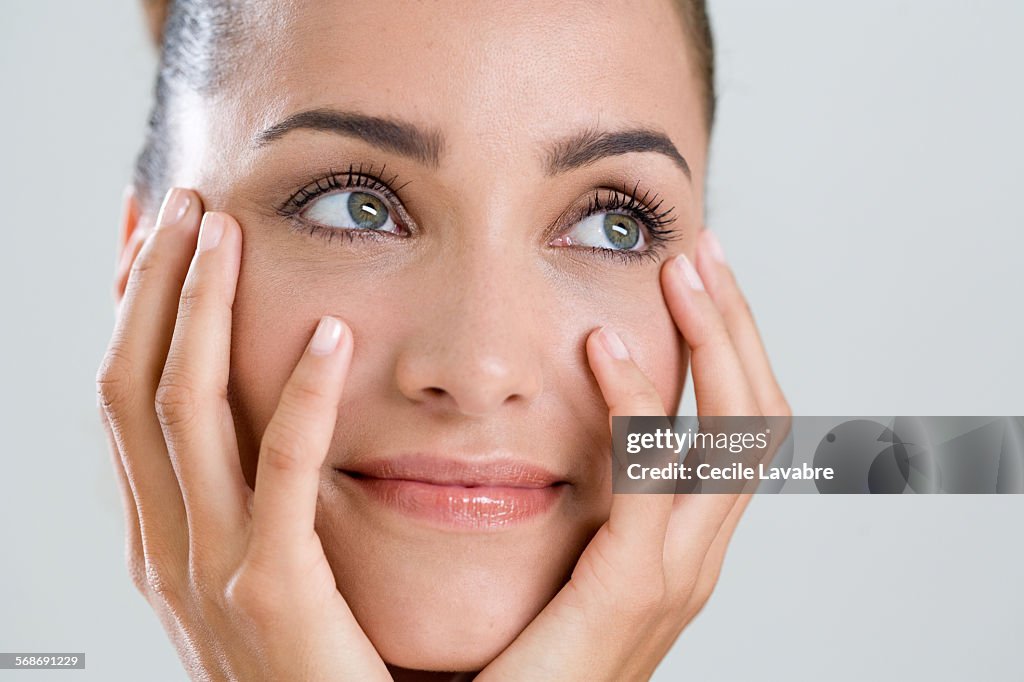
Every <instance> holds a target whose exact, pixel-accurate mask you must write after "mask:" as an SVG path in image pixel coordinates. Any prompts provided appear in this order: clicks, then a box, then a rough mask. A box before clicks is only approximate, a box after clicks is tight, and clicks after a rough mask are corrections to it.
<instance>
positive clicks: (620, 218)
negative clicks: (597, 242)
mask: <svg viewBox="0 0 1024 682" xmlns="http://www.w3.org/2000/svg"><path fill="white" fill-rule="evenodd" d="M604 234H605V236H606V237H608V241H610V242H611V243H612V245H613V246H615V247H617V248H620V249H631V248H633V247H634V246H636V245H637V242H639V241H640V227H639V226H638V225H637V224H636V221H635V220H633V219H632V218H630V217H629V216H624V215H621V214H617V213H609V214H608V215H606V216H605V218H604Z"/></svg>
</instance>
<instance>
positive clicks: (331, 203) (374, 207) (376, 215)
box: [300, 191, 401, 234]
mask: <svg viewBox="0 0 1024 682" xmlns="http://www.w3.org/2000/svg"><path fill="white" fill-rule="evenodd" d="M300 215H301V216H302V217H303V218H305V219H306V220H308V221H310V222H312V223H316V224H318V225H322V226H324V227H329V228H333V229H338V230H374V231H377V232H393V233H396V234H398V233H400V232H401V228H400V227H399V226H398V225H397V224H396V223H395V220H394V218H393V217H392V212H391V209H390V208H389V207H388V204H387V202H386V201H385V200H384V199H382V198H381V197H379V196H377V195H376V194H372V193H370V192H366V191H359V192H332V193H330V194H324V195H322V196H320V197H319V198H317V199H314V200H312V201H310V202H309V203H308V204H307V205H306V207H305V208H303V209H302V212H301V213H300Z"/></svg>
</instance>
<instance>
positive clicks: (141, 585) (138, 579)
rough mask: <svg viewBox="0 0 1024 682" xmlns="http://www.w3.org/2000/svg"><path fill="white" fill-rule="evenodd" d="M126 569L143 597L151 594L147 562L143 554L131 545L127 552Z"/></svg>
mask: <svg viewBox="0 0 1024 682" xmlns="http://www.w3.org/2000/svg"><path fill="white" fill-rule="evenodd" d="M125 567H126V568H127V569H128V577H129V578H131V581H132V585H134V586H135V589H136V590H137V591H138V592H139V593H140V594H142V595H146V594H148V593H149V578H148V577H147V574H146V560H145V559H144V558H143V557H142V553H141V552H140V551H138V550H137V549H136V548H134V547H132V546H131V545H129V546H128V548H127V551H125Z"/></svg>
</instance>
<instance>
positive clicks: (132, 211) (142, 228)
mask: <svg viewBox="0 0 1024 682" xmlns="http://www.w3.org/2000/svg"><path fill="white" fill-rule="evenodd" d="M142 216H143V212H142V206H141V204H140V203H139V199H138V195H137V194H136V192H135V187H133V186H131V185H129V186H128V187H126V188H125V190H124V197H123V199H122V200H121V226H120V229H119V231H118V232H119V237H118V241H117V251H118V259H117V267H116V268H115V270H114V302H115V303H116V304H117V305H121V299H122V298H124V292H125V288H126V287H127V286H128V275H129V273H131V271H132V263H134V262H135V258H136V257H137V256H138V255H139V250H140V249H141V248H142V242H144V241H145V240H146V235H147V234H149V231H150V229H151V228H150V227H149V226H146V225H143V224H142V223H143V220H142Z"/></svg>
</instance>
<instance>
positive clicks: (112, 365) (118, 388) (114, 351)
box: [96, 345, 134, 414]
mask: <svg viewBox="0 0 1024 682" xmlns="http://www.w3.org/2000/svg"><path fill="white" fill-rule="evenodd" d="M133 390H134V387H133V378H132V370H131V365H130V363H129V361H128V359H127V357H126V356H125V354H124V353H123V352H122V351H121V349H120V348H119V347H118V346H116V345H115V346H112V347H111V348H110V350H108V351H107V354H106V355H105V356H104V357H103V362H102V363H101V364H100V367H99V370H98V371H97V372H96V391H97V393H98V394H99V397H100V404H101V405H102V407H103V410H104V411H106V412H107V413H108V414H109V413H111V412H117V411H120V409H121V408H122V406H124V405H126V404H128V403H129V402H130V401H131V396H132V392H133Z"/></svg>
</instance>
